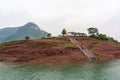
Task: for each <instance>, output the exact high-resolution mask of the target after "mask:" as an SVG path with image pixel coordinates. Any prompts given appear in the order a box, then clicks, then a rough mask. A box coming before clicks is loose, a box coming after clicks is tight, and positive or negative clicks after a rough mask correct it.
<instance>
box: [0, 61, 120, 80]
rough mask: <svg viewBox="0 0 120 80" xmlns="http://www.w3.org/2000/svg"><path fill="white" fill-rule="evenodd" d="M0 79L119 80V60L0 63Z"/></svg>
mask: <svg viewBox="0 0 120 80" xmlns="http://www.w3.org/2000/svg"><path fill="white" fill-rule="evenodd" d="M0 80H120V60H114V61H107V62H77V63H29V64H28V63H2V62H1V63H0Z"/></svg>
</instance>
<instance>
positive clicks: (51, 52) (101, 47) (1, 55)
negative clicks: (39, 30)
mask: <svg viewBox="0 0 120 80" xmlns="http://www.w3.org/2000/svg"><path fill="white" fill-rule="evenodd" d="M74 38H75V39H76V40H77V41H79V42H80V43H81V44H83V45H85V46H86V47H87V48H88V49H89V50H91V51H92V52H93V53H94V54H95V55H96V56H97V59H98V60H99V61H105V60H112V59H119V58H120V44H119V43H116V42H112V41H103V40H97V39H94V38H89V37H74ZM87 60H88V59H87V58H86V57H85V55H84V54H83V53H82V52H81V51H80V50H79V48H77V47H76V46H75V45H74V44H73V43H71V42H70V40H69V39H68V38H47V39H37V40H21V41H12V42H6V43H2V44H0V61H11V62H76V61H87Z"/></svg>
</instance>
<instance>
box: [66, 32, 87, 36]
mask: <svg viewBox="0 0 120 80" xmlns="http://www.w3.org/2000/svg"><path fill="white" fill-rule="evenodd" d="M67 36H87V34H86V33H79V32H68V33H67Z"/></svg>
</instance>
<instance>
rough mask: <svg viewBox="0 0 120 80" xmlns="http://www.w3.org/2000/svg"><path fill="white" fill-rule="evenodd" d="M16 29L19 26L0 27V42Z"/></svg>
mask: <svg viewBox="0 0 120 80" xmlns="http://www.w3.org/2000/svg"><path fill="white" fill-rule="evenodd" d="M18 29H19V27H13V28H12V27H9V28H3V29H0V42H3V41H4V39H5V38H6V37H8V36H11V35H12V34H13V33H15V32H16V31H17V30H18Z"/></svg>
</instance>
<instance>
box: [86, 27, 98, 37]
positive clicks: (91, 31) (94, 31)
mask: <svg viewBox="0 0 120 80" xmlns="http://www.w3.org/2000/svg"><path fill="white" fill-rule="evenodd" d="M87 30H88V33H89V35H90V36H97V35H98V34H99V32H98V29H97V28H93V27H91V28H88V29H87Z"/></svg>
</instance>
